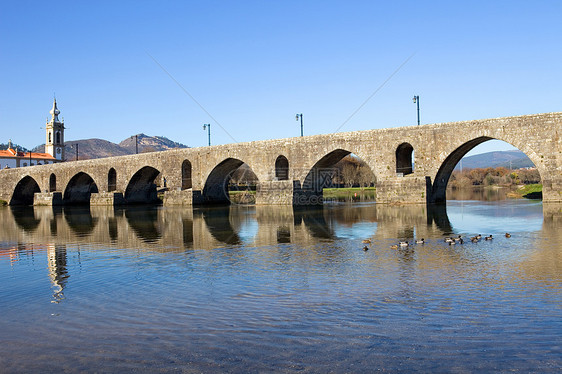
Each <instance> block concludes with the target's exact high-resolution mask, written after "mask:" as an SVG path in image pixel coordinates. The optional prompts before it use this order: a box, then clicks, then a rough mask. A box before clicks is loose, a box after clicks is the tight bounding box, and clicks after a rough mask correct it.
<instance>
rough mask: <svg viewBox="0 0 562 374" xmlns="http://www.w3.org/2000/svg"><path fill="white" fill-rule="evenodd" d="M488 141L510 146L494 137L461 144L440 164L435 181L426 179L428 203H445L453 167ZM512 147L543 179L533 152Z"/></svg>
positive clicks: (484, 137)
mask: <svg viewBox="0 0 562 374" xmlns="http://www.w3.org/2000/svg"><path fill="white" fill-rule="evenodd" d="M489 140H501V141H503V142H506V143H508V144H511V143H510V142H508V141H506V140H504V139H500V138H494V137H490V136H479V137H476V138H474V139H471V140H469V141H467V142H465V143H463V144H461V145H460V146H459V147H457V148H455V149H454V150H453V151H452V152H451V153H450V154H449V155H448V156H447V157H446V158H445V160H444V161H443V162H442V163H441V166H440V167H439V170H438V171H437V174H436V175H435V179H434V180H433V182H431V180H430V178H429V177H426V183H427V190H428V197H429V199H428V202H430V203H443V202H445V201H446V199H447V196H446V195H447V194H446V192H447V184H448V183H449V179H450V178H451V175H452V173H453V170H454V169H455V166H456V165H457V164H458V163H459V161H460V160H461V159H462V158H463V157H464V156H465V155H466V154H467V153H468V152H470V151H471V150H472V149H473V148H475V147H476V146H478V145H480V144H482V143H484V142H487V141H489ZM511 145H513V146H515V147H516V148H518V149H519V150H520V151H522V152H523V153H525V155H526V156H527V157H529V159H530V160H531V161H532V162H533V163H534V164H535V167H536V168H537V170H538V172H539V174H540V176H541V179H542V178H543V170H540V167H539V165H540V163H539V162H538V160H537V159H536V158H535V153H534V152H529V149H525V147H521V148H519V147H517V145H516V144H511Z"/></svg>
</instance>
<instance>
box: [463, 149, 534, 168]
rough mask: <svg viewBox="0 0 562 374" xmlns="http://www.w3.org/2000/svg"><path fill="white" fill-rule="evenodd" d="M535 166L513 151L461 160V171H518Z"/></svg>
mask: <svg viewBox="0 0 562 374" xmlns="http://www.w3.org/2000/svg"><path fill="white" fill-rule="evenodd" d="M533 166H535V165H534V164H533V162H532V161H531V160H530V159H529V157H527V156H526V155H525V153H523V152H521V151H519V150H513V151H496V152H487V153H482V154H479V155H474V156H469V157H464V158H463V159H462V168H463V169H475V168H497V167H506V168H510V167H511V168H512V169H520V168H526V167H533ZM460 167H461V163H460V162H459V163H458V164H457V166H456V167H455V170H459V169H460Z"/></svg>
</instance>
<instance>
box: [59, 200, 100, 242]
mask: <svg viewBox="0 0 562 374" xmlns="http://www.w3.org/2000/svg"><path fill="white" fill-rule="evenodd" d="M63 212H64V218H65V220H66V223H67V224H68V227H70V229H71V230H72V231H74V233H75V234H76V235H77V236H78V237H87V236H90V235H92V233H93V231H94V229H95V227H96V224H97V222H98V218H97V217H92V214H91V213H90V207H89V206H87V205H82V206H65V207H64V209H63Z"/></svg>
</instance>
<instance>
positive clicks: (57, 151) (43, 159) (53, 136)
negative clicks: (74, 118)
mask: <svg viewBox="0 0 562 374" xmlns="http://www.w3.org/2000/svg"><path fill="white" fill-rule="evenodd" d="M49 113H51V120H50V121H49V120H48V121H47V124H46V126H45V129H46V140H45V153H36V152H20V151H18V150H17V149H13V148H12V141H11V140H10V141H9V143H8V149H6V150H0V169H5V168H19V167H24V166H32V165H45V164H52V163H55V162H61V161H63V160H64V122H63V121H60V120H59V117H58V116H59V114H60V110H59V109H58V108H57V100H56V99H55V100H54V101H53V109H51V111H50V112H49Z"/></svg>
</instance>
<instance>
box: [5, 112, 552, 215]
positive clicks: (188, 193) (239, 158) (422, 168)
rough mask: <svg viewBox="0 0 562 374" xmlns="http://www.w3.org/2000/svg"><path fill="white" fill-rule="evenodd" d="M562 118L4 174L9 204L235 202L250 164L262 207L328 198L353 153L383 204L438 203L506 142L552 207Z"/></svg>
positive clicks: (333, 137)
mask: <svg viewBox="0 0 562 374" xmlns="http://www.w3.org/2000/svg"><path fill="white" fill-rule="evenodd" d="M561 134H562V113H545V114H535V115H524V116H516V117H505V118H494V119H484V120H473V121H465V122H452V123H441V124H431V125H423V126H409V127H400V128H389V129H380V130H366V131H355V132H346V133H336V134H328V135H315V136H306V137H296V138H288V139H278V140H265V141H255V142H249V143H237V144H226V145H219V146H211V147H201V148H189V149H174V150H170V151H164V152H154V153H145V154H139V155H129V156H121V157H110V158H103V159H95V160H85V161H75V162H65V163H59V164H52V165H39V166H32V167H23V168H16V169H5V170H2V171H0V199H2V200H5V201H7V202H9V204H10V205H31V204H35V205H59V204H71V205H74V204H80V203H84V204H87V203H89V204H91V205H119V204H138V203H154V202H157V201H158V198H157V188H158V187H160V188H162V189H163V190H164V191H165V192H164V204H165V205H192V204H213V203H228V202H229V199H228V192H227V191H228V183H229V180H230V176H231V174H232V173H233V172H234V171H235V170H236V169H237V168H239V167H240V166H241V165H242V164H243V163H246V164H247V165H248V166H249V167H250V168H251V170H252V171H253V172H254V173H255V175H256V176H257V179H258V183H257V192H256V204H258V205H308V204H317V203H320V202H321V201H322V188H323V187H324V182H325V180H326V173H329V172H330V170H331V169H330V168H331V167H332V166H333V165H334V164H335V163H337V162H338V161H339V160H341V159H342V158H343V157H345V156H346V155H349V154H351V153H353V154H355V155H356V156H358V157H359V158H361V159H362V160H363V161H364V162H365V163H366V164H367V165H368V166H369V167H370V169H371V171H372V172H373V173H374V175H375V177H376V187H377V202H381V203H435V202H443V201H445V200H446V187H447V183H448V180H449V177H450V175H451V173H452V171H453V169H454V167H455V165H456V164H457V162H458V161H459V160H460V159H461V158H462V157H463V156H464V155H465V154H466V153H467V152H468V151H470V150H471V149H472V148H474V147H475V146H477V145H479V144H481V143H483V142H486V141H488V140H492V139H498V140H503V141H505V142H507V143H509V144H512V145H513V146H515V147H517V148H518V149H520V150H521V151H523V152H524V153H525V154H526V155H527V156H528V157H529V158H530V159H531V160H532V161H533V163H534V164H535V166H536V167H537V169H538V171H539V173H540V175H541V179H542V183H543V201H545V202H560V201H562V153H561V151H562V140H561V138H560V135H561Z"/></svg>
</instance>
